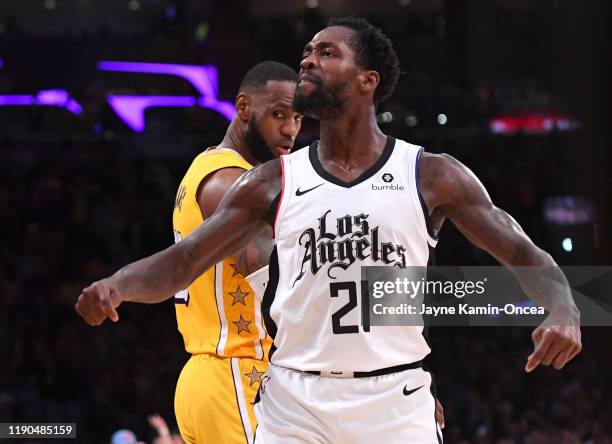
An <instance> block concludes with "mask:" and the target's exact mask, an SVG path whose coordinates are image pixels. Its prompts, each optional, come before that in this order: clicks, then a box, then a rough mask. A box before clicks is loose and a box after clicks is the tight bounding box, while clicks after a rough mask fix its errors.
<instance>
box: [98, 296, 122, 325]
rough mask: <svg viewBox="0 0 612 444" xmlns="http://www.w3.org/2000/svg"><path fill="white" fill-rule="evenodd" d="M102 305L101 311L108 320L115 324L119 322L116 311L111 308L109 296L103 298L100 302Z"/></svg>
mask: <svg viewBox="0 0 612 444" xmlns="http://www.w3.org/2000/svg"><path fill="white" fill-rule="evenodd" d="M100 303H101V305H102V311H103V312H104V313H105V314H106V316H108V317H109V318H110V320H111V321H113V322H117V321H118V320H119V314H117V310H115V307H113V303H112V301H111V298H110V294H109V295H108V296H105V297H103V298H102V300H101V301H100Z"/></svg>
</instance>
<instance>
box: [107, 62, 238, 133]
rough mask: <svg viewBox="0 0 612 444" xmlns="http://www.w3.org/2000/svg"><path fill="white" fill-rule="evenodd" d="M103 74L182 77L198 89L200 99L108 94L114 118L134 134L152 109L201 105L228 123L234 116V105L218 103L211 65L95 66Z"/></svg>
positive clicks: (145, 64) (117, 63)
mask: <svg viewBox="0 0 612 444" xmlns="http://www.w3.org/2000/svg"><path fill="white" fill-rule="evenodd" d="M98 69H100V70H102V71H117V72H138V73H144V74H166V75H173V76H177V77H182V78H183V79H185V80H187V81H188V82H189V83H191V84H192V85H193V86H194V88H196V89H197V90H198V92H199V93H200V94H202V96H201V97H199V98H196V97H192V96H124V95H110V96H109V97H108V103H109V105H110V106H111V107H112V108H113V110H114V111H115V112H116V113H117V115H118V116H119V117H120V118H121V119H122V120H123V121H124V122H125V123H126V124H127V125H128V126H129V127H130V128H131V129H132V130H134V131H136V132H142V131H144V129H145V117H144V113H145V111H146V109H147V108H150V107H154V106H182V107H190V106H200V107H202V108H209V109H212V110H214V111H216V112H218V113H219V114H221V115H222V116H223V117H225V118H226V119H227V120H232V119H233V118H234V115H235V113H236V110H235V108H234V104H233V103H232V102H228V101H225V100H219V99H218V98H217V94H218V76H217V68H216V67H215V66H212V65H206V66H199V65H174V64H169V63H141V62H112V61H102V62H100V63H98Z"/></svg>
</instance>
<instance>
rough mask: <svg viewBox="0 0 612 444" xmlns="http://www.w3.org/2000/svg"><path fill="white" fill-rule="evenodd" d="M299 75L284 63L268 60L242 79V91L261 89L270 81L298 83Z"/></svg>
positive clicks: (252, 69) (253, 68) (254, 67)
mask: <svg viewBox="0 0 612 444" xmlns="http://www.w3.org/2000/svg"><path fill="white" fill-rule="evenodd" d="M297 78H298V74H297V72H295V70H294V69H293V68H291V67H289V66H287V65H285V64H284V63H280V62H274V61H272V60H266V61H265V62H261V63H258V64H257V65H255V66H253V67H252V68H251V69H250V70H249V72H247V73H246V74H245V75H244V77H243V78H242V82H241V83H240V91H242V90H243V89H245V88H260V87H262V86H266V84H267V83H268V82H269V81H270V80H278V81H285V80H286V81H290V82H296V83H297Z"/></svg>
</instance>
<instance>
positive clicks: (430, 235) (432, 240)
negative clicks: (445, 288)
mask: <svg viewBox="0 0 612 444" xmlns="http://www.w3.org/2000/svg"><path fill="white" fill-rule="evenodd" d="M423 151H424V148H423V147H420V148H419V152H418V153H417V155H416V159H415V161H414V182H415V185H416V191H417V196H418V199H419V204H420V207H421V212H422V214H423V222H424V224H425V233H426V235H427V243H428V244H429V245H431V246H432V247H433V248H435V247H436V244H437V243H438V239H439V238H438V236H435V235H434V234H433V233H432V230H431V220H430V219H429V211H428V209H427V204H426V203H425V199H423V194H422V193H421V184H420V182H419V170H420V160H421V154H422V153H423Z"/></svg>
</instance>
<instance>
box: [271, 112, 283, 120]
mask: <svg viewBox="0 0 612 444" xmlns="http://www.w3.org/2000/svg"><path fill="white" fill-rule="evenodd" d="M273 115H274V118H275V119H282V118H283V117H284V114H283V113H282V112H280V111H274V114H273Z"/></svg>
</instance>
